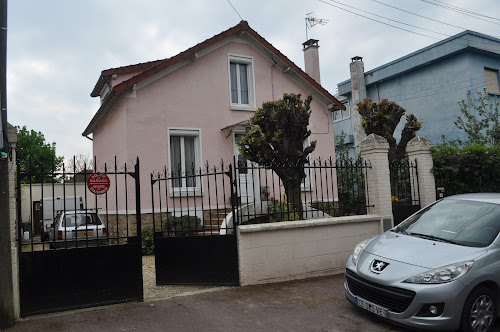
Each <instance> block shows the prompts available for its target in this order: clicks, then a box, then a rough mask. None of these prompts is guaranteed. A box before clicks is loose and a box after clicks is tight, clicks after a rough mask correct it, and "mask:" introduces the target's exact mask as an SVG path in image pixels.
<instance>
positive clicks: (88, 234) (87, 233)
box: [73, 231, 94, 237]
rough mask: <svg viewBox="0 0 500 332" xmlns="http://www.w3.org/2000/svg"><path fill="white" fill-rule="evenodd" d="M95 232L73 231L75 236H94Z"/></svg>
mask: <svg viewBox="0 0 500 332" xmlns="http://www.w3.org/2000/svg"><path fill="white" fill-rule="evenodd" d="M93 234H94V233H93V232H92V231H86V232H85V231H83V232H75V233H73V237H87V236H89V237H90V236H92V235H93Z"/></svg>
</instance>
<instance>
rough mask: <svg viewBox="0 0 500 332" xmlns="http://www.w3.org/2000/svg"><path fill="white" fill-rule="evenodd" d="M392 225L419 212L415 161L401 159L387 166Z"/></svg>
mask: <svg viewBox="0 0 500 332" xmlns="http://www.w3.org/2000/svg"><path fill="white" fill-rule="evenodd" d="M389 172H390V177H391V200H392V214H393V216H394V225H398V224H399V223H400V222H402V221H403V220H404V219H406V218H407V217H409V216H410V215H412V214H413V213H415V212H417V211H418V210H420V191H419V186H418V172H417V162H416V160H413V161H412V160H409V159H403V160H401V161H399V162H392V163H390V165H389Z"/></svg>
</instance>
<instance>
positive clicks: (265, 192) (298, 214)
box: [235, 158, 371, 224]
mask: <svg viewBox="0 0 500 332" xmlns="http://www.w3.org/2000/svg"><path fill="white" fill-rule="evenodd" d="M370 167H371V165H370V164H369V163H368V162H366V161H361V160H360V161H357V162H353V161H347V162H336V161H335V160H334V159H333V158H328V159H316V160H312V161H310V162H309V163H308V164H306V165H304V166H303V172H302V171H300V166H297V165H294V164H290V163H278V162H273V163H270V164H268V165H265V166H260V165H258V164H256V163H249V164H243V165H242V164H241V163H240V164H239V165H238V164H237V166H236V167H235V182H236V183H235V184H236V190H235V192H236V193H237V199H236V200H235V201H236V202H237V203H238V205H239V209H238V210H237V211H236V216H235V218H236V219H237V221H238V222H237V223H238V224H254V223H266V222H275V221H285V220H298V219H315V218H324V217H338V216H347V215H362V214H366V213H367V207H368V206H369V205H370V203H369V197H368V184H367V182H366V172H367V169H368V168H370ZM298 168H299V169H298ZM297 171H298V173H297ZM278 174H280V175H281V176H278ZM295 174H303V178H302V179H301V181H300V190H290V188H288V190H287V187H289V186H290V185H292V186H293V184H291V183H289V182H290V180H288V179H290V178H292V179H293V178H294V176H295ZM297 202H300V203H299V204H300V205H299V206H298V205H297Z"/></svg>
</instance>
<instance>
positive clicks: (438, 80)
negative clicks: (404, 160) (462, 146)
mask: <svg viewBox="0 0 500 332" xmlns="http://www.w3.org/2000/svg"><path fill="white" fill-rule="evenodd" d="M499 70H500V39H498V38H494V37H490V36H487V35H484V34H481V33H477V32H473V31H464V32H462V33H459V34H457V35H455V36H452V37H450V38H447V39H445V40H443V41H440V42H438V43H435V44H433V45H430V46H428V47H426V48H423V49H421V50H418V51H416V52H414V53H411V54H408V55H406V56H404V57H402V58H399V59H397V60H394V61H392V62H389V63H387V64H385V65H383V66H380V67H378V68H375V69H372V70H370V71H367V72H364V69H363V62H362V58H360V57H355V58H353V62H352V63H351V79H349V80H346V81H344V82H341V83H339V84H338V97H339V100H341V99H343V102H344V103H345V105H346V108H347V109H346V110H345V111H342V110H339V111H336V112H335V114H334V130H335V135H336V136H338V135H339V134H340V133H341V132H342V131H344V133H345V134H346V135H347V136H346V142H347V143H351V144H352V146H353V148H354V146H355V145H357V144H358V142H359V141H360V140H361V139H362V138H363V134H364V133H363V132H362V129H359V128H360V127H359V126H360V119H359V113H357V112H355V111H354V110H355V109H356V106H355V104H356V102H357V101H359V100H362V99H363V98H365V97H369V98H371V99H372V100H374V101H379V100H380V99H382V98H387V99H389V100H391V101H395V102H397V103H398V104H399V105H401V106H402V107H404V108H405V109H406V114H410V113H413V114H415V115H416V116H417V117H418V118H419V119H420V120H421V121H423V127H422V129H421V130H420V131H419V132H418V135H419V136H422V137H425V138H427V139H430V140H431V141H432V142H433V143H435V144H436V143H440V142H441V138H442V136H443V135H444V136H445V139H446V140H447V141H448V140H454V139H465V138H466V135H465V133H464V132H463V131H462V130H460V129H458V128H457V127H456V126H455V124H454V121H455V120H456V119H457V117H458V116H459V115H460V108H459V106H458V102H459V101H461V100H467V97H468V96H472V97H475V95H476V93H477V91H482V90H483V89H485V88H486V90H487V91H488V93H489V94H490V96H491V97H495V96H496V97H500V89H499ZM363 74H364V75H363ZM499 99H500V98H499ZM405 121H406V119H405V118H404V117H403V118H402V119H401V122H400V124H399V126H398V128H397V129H396V131H395V135H396V136H397V135H399V134H400V133H401V130H402V128H403V126H404V123H405ZM396 138H397V139H399V137H396Z"/></svg>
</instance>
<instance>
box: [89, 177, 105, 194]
mask: <svg viewBox="0 0 500 332" xmlns="http://www.w3.org/2000/svg"><path fill="white" fill-rule="evenodd" d="M109 184H110V181H109V177H108V176H107V175H106V174H103V173H93V174H92V175H91V176H90V177H89V179H88V180H87V187H88V188H89V190H90V191H91V192H92V193H94V194H96V195H102V194H105V193H106V192H107V191H108V189H109Z"/></svg>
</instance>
